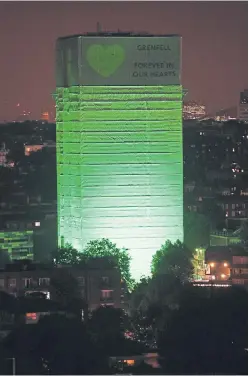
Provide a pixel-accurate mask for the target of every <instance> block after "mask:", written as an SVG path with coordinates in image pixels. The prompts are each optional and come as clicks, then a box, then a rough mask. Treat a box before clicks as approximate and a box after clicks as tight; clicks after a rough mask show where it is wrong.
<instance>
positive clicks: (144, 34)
mask: <svg viewBox="0 0 249 376" xmlns="http://www.w3.org/2000/svg"><path fill="white" fill-rule="evenodd" d="M80 37H119V38H120V37H136V38H139V37H141V38H144V37H150V38H153V37H154V38H160V37H162V38H165V37H167V38H170V37H181V35H179V34H168V35H167V34H150V33H147V32H141V33H135V32H130V31H129V32H123V31H122V32H121V31H117V32H107V31H99V32H88V33H84V34H75V35H67V36H63V37H59V38H58V39H57V40H65V39H72V38H80Z"/></svg>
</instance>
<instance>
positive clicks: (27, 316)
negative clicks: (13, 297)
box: [26, 313, 37, 320]
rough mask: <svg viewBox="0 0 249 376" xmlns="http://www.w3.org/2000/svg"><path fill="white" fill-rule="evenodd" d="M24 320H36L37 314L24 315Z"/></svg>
mask: <svg viewBox="0 0 249 376" xmlns="http://www.w3.org/2000/svg"><path fill="white" fill-rule="evenodd" d="M26 318H27V319H29V320H36V319H37V314H36V313H26Z"/></svg>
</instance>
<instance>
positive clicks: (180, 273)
mask: <svg viewBox="0 0 249 376" xmlns="http://www.w3.org/2000/svg"><path fill="white" fill-rule="evenodd" d="M151 272H152V275H158V274H169V275H174V276H175V277H176V278H179V280H181V281H182V282H186V281H188V280H189V279H190V278H191V277H192V274H193V253H192V252H191V251H190V250H189V249H188V248H187V247H186V246H185V245H184V244H183V243H181V242H180V241H179V240H178V241H176V242H175V243H171V242H170V241H169V240H167V241H166V243H165V244H164V245H162V247H161V249H160V250H159V251H157V252H156V254H155V255H154V256H153V257H152V263H151Z"/></svg>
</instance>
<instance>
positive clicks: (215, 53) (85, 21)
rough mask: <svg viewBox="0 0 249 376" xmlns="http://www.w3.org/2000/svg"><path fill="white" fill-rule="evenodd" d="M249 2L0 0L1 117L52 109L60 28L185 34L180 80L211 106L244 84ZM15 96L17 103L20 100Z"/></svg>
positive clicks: (231, 98)
mask: <svg viewBox="0 0 249 376" xmlns="http://www.w3.org/2000/svg"><path fill="white" fill-rule="evenodd" d="M247 14H248V12H247V2H239V1H234V2H224V1H222V2H214V1H211V2H155V1H151V2H132V1H130V2H75V3H73V2H41V3H39V2H0V46H1V56H0V121H3V120H15V119H16V118H17V116H18V114H19V113H20V112H21V111H22V110H28V111H31V118H33V119H38V118H40V114H41V111H42V110H52V108H53V105H54V103H53V99H52V97H51V94H52V93H53V92H54V90H55V78H54V76H55V73H54V60H55V59H54V50H55V42H56V39H57V38H58V37H59V36H64V35H70V34H81V33H85V32H87V31H96V24H97V22H98V21H99V22H100V24H101V26H102V29H103V30H105V31H117V29H121V30H122V31H138V32H139V31H148V32H150V33H156V34H180V35H182V37H183V41H182V43H183V58H182V61H183V75H182V77H183V87H184V88H186V89H188V91H189V94H188V97H187V98H188V99H190V100H199V101H202V102H203V103H204V104H206V106H207V109H208V111H211V112H213V111H215V110H219V109H221V108H227V107H231V106H234V105H236V104H237V103H238V100H239V92H240V91H242V90H243V89H244V88H247V80H248V78H247V77H248V76H247V69H248V68H247V67H248V57H247V55H248V31H247V23H248V16H247ZM17 103H20V106H19V107H17Z"/></svg>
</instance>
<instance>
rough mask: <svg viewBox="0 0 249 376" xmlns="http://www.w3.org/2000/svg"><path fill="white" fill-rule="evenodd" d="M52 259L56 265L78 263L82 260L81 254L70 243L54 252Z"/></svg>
mask: <svg viewBox="0 0 249 376" xmlns="http://www.w3.org/2000/svg"><path fill="white" fill-rule="evenodd" d="M51 257H52V260H53V262H54V264H56V265H58V264H59V265H77V264H79V262H80V260H81V254H80V252H79V251H77V250H76V249H75V248H73V247H72V246H71V245H70V244H66V246H65V247H62V248H57V249H55V251H54V252H52V255H51Z"/></svg>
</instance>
